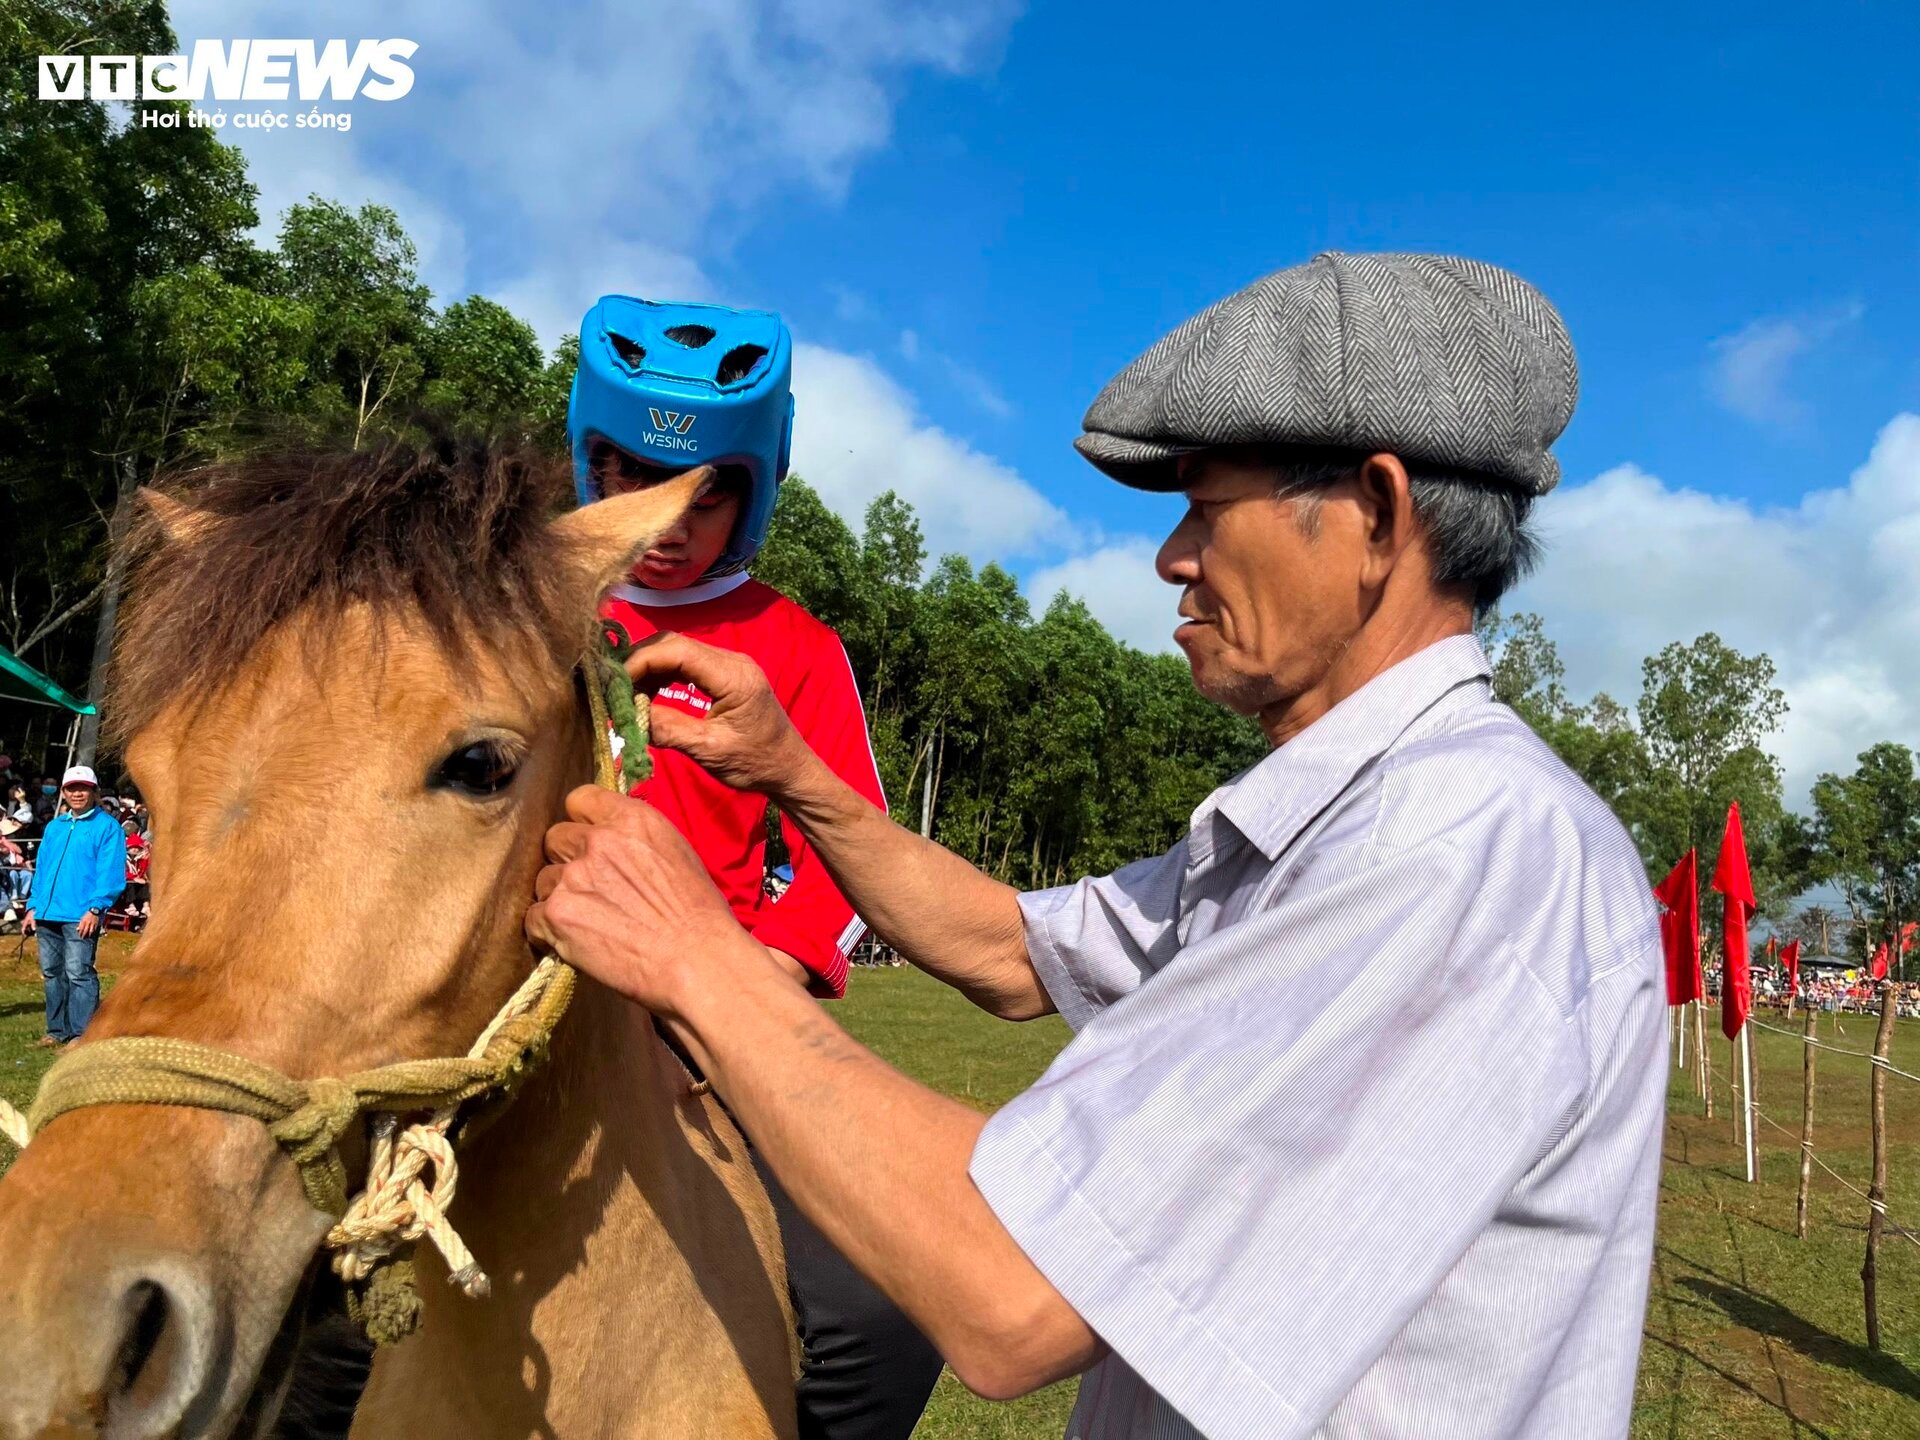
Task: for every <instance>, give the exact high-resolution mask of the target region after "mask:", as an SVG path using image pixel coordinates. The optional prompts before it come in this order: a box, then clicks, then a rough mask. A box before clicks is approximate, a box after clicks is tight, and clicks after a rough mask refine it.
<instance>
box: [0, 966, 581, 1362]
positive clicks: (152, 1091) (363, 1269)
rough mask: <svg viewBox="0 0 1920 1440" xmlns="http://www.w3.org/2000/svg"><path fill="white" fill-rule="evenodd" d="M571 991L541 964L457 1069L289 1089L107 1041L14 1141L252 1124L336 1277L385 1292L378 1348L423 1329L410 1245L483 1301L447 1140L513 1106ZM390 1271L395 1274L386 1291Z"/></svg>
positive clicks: (328, 1080) (561, 973)
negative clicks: (58, 1123)
mask: <svg viewBox="0 0 1920 1440" xmlns="http://www.w3.org/2000/svg"><path fill="white" fill-rule="evenodd" d="M573 985H574V973H573V971H572V970H571V969H570V968H568V967H567V966H566V965H564V964H562V963H561V962H560V961H558V960H555V959H552V958H551V957H549V958H547V959H545V960H542V961H540V963H539V964H538V965H536V966H535V967H534V969H533V972H532V973H531V974H530V975H528V976H527V978H526V980H525V981H524V982H522V984H521V986H520V988H519V989H518V990H516V991H515V992H514V993H513V995H512V997H511V998H509V999H508V1001H507V1003H506V1004H505V1005H503V1006H502V1007H501V1008H500V1010H499V1012H498V1013H497V1014H495V1016H494V1017H493V1019H492V1020H491V1021H490V1022H489V1023H488V1025H487V1027H486V1029H485V1030H483V1031H482V1032H481V1034H480V1037H479V1039H477V1040H475V1041H474V1042H473V1047H472V1048H471V1049H470V1050H469V1051H468V1052H467V1054H466V1056H465V1057H463V1058H460V1059H441V1060H403V1061H400V1062H399V1063H397V1064H393V1065H384V1066H381V1067H379V1068H377V1069H373V1070H365V1071H361V1072H360V1073H359V1074H356V1075H349V1076H346V1077H344V1078H335V1077H331V1076H322V1077H320V1078H318V1079H313V1080H290V1079H288V1078H287V1077H286V1076H284V1075H281V1074H280V1073H279V1072H278V1071H276V1070H273V1069H270V1068H269V1067H267V1066H265V1065H261V1064H259V1063H258V1062H256V1061H252V1060H248V1059H246V1058H244V1057H243V1056H239V1055H233V1054H230V1053H228V1052H227V1051H224V1050H215V1049H212V1048H210V1047H208V1046H205V1045H196V1044H193V1043H191V1042H189V1041H185V1040H168V1039H163V1038H158V1037H116V1038H114V1039H110V1040H101V1041H98V1042H96V1043H94V1044H91V1045H83V1046H81V1047H80V1048H79V1049H77V1050H73V1051H70V1052H68V1053H67V1054H66V1055H63V1056H62V1057H61V1058H60V1060H59V1061H58V1062H57V1063H56V1064H55V1065H54V1067H53V1068H52V1069H51V1070H49V1071H48V1072H47V1076H46V1079H45V1080H44V1081H42V1082H41V1086H40V1093H39V1096H38V1097H37V1098H36V1099H35V1101H34V1103H33V1109H32V1111H31V1112H30V1113H29V1114H28V1115H27V1117H26V1119H25V1123H24V1124H23V1125H22V1126H21V1127H20V1128H21V1129H22V1130H23V1131H24V1132H25V1134H24V1135H23V1137H22V1141H24V1140H25V1139H26V1138H30V1137H31V1136H32V1135H33V1134H37V1133H38V1132H39V1131H40V1130H42V1129H44V1128H45V1127H46V1126H47V1125H48V1124H50V1123H51V1122H52V1121H54V1120H56V1119H58V1118H59V1117H60V1116H62V1115H64V1114H66V1113H67V1112H68V1111H70V1110H79V1109H84V1108H86V1107H89V1106H93V1105H186V1106H191V1107H194V1108H197V1109H203V1110H219V1111H224V1112H226V1113H228V1114H234V1115H245V1116H249V1117H251V1118H253V1119H255V1120H259V1121H261V1122H262V1123H264V1124H265V1125H266V1126H267V1131H268V1133H269V1134H270V1135H271V1136H272V1137H273V1139H274V1142H275V1143H276V1144H278V1145H279V1146H281V1147H282V1148H283V1149H284V1150H285V1151H286V1152H287V1155H288V1158H289V1159H291V1160H292V1161H293V1162H294V1164H295V1165H296V1166H297V1167H298V1169H299V1172H300V1182H301V1185H302V1188H303V1189H304V1190H305V1191H306V1196H307V1199H308V1201H309V1202H310V1203H311V1204H312V1205H313V1207H314V1208H315V1209H317V1210H319V1211H321V1212H322V1213H323V1214H326V1215H329V1216H331V1217H333V1219H334V1224H333V1226H332V1228H331V1229H329V1230H328V1232H327V1236H326V1239H325V1241H324V1242H323V1244H324V1246H325V1248H327V1249H328V1250H330V1251H332V1252H333V1254H332V1265H333V1269H334V1272H335V1273H336V1274H338V1275H339V1276H340V1278H341V1279H342V1280H345V1281H348V1282H350V1283H356V1284H367V1285H371V1284H372V1282H374V1281H376V1280H382V1279H383V1278H384V1279H385V1280H387V1281H390V1282H391V1283H388V1284H386V1285H385V1286H384V1290H383V1294H382V1303H381V1305H379V1306H378V1307H375V1309H374V1310H372V1311H369V1312H368V1313H369V1314H375V1313H377V1315H378V1316H379V1317H380V1318H379V1322H378V1323H379V1326H380V1329H381V1333H380V1334H379V1335H376V1337H375V1338H377V1339H381V1340H383V1341H387V1342H391V1341H392V1340H397V1339H400V1338H402V1337H404V1336H405V1335H406V1334H407V1333H408V1332H409V1330H410V1329H411V1327H412V1324H413V1323H416V1322H417V1320H418V1316H419V1307H418V1305H417V1304H410V1303H407V1302H406V1300H405V1292H407V1291H409V1290H410V1288H411V1278H410V1277H411V1266H407V1267H406V1268H405V1269H402V1268H401V1267H400V1265H399V1264H397V1263H395V1262H397V1261H399V1260H400V1259H401V1257H403V1256H404V1254H405V1253H406V1252H407V1251H408V1250H409V1249H410V1248H411V1247H412V1246H413V1245H414V1244H416V1243H417V1242H419V1241H421V1240H426V1241H427V1242H428V1243H430V1244H431V1245H432V1246H433V1247H434V1249H436V1250H438V1251H439V1252H440V1254H441V1256H442V1258H444V1259H445V1260H446V1262H447V1269H448V1271H449V1273H450V1277H451V1279H452V1281H453V1283H454V1284H455V1285H457V1286H458V1287H459V1288H460V1290H461V1291H462V1292H463V1293H465V1294H466V1295H469V1296H471V1297H473V1298H475V1299H479V1298H482V1297H484V1296H485V1295H487V1294H488V1293H489V1290H490V1288H491V1287H490V1284H489V1282H488V1280H487V1276H486V1272H485V1271H484V1270H482V1269H481V1268H480V1265H479V1263H478V1262H477V1261H476V1260H475V1259H474V1256H473V1252H472V1251H471V1250H469V1249H468V1248H467V1245H466V1242H465V1241H463V1240H462V1239H461V1238H460V1236H459V1234H458V1232H456V1231H455V1230H454V1228H453V1226H452V1224H451V1223H450V1222H449V1221H448V1219H447V1207H448V1206H449V1205H451V1204H452V1203H453V1197H454V1191H455V1188H456V1187H457V1185H458V1183H459V1173H460V1172H459V1164H458V1162H457V1161H456V1160H455V1158H454V1146H453V1141H452V1140H451V1139H450V1138H449V1135H448V1132H449V1130H450V1129H451V1127H452V1126H453V1124H454V1122H455V1120H456V1119H458V1118H459V1116H460V1114H461V1110H462V1108H463V1107H464V1106H465V1105H466V1104H467V1103H468V1102H469V1101H473V1100H478V1099H482V1098H485V1099H488V1100H491V1101H494V1102H495V1103H499V1102H502V1101H504V1100H506V1099H509V1098H511V1096H512V1095H513V1093H514V1092H515V1091H516V1090H517V1089H518V1088H519V1085H520V1082H521V1081H522V1080H524V1079H525V1078H526V1076H527V1075H528V1074H530V1073H531V1072H532V1070H533V1069H534V1068H535V1067H536V1066H537V1065H538V1064H539V1063H540V1061H541V1060H542V1059H544V1057H545V1056H546V1053H547V1050H548V1047H549V1045H550V1042H551V1040H552V1037H553V1031H554V1027H555V1026H557V1025H558V1024H559V1023H560V1018H561V1016H563V1015H564V1014H565V1013H566V1010H567V1004H568V1002H569V1001H570V1000H571V999H572V996H573ZM423 1115H424V1116H425V1118H424V1119H418V1120H414V1121H411V1122H407V1117H409V1116H423ZM363 1116H364V1117H365V1118H366V1121H367V1124H368V1127H369V1137H370V1145H369V1157H368V1167H367V1180H366V1184H365V1186H364V1187H363V1188H362V1189H361V1191H360V1193H359V1194H357V1195H355V1196H354V1197H353V1199H352V1201H351V1202H349V1200H348V1198H347V1185H346V1179H347V1177H346V1166H345V1164H344V1162H343V1161H342V1160H341V1158H340V1141H341V1140H342V1139H343V1138H344V1137H345V1136H346V1134H347V1133H348V1131H350V1130H351V1129H352V1128H353V1126H354V1125H355V1124H356V1123H358V1122H359V1121H360V1120H361V1118H362V1117H363ZM0 1118H4V1117H0ZM403 1122H406V1123H403ZM8 1134H9V1138H11V1137H12V1129H11V1127H10V1126H9V1130H8ZM21 1148H23V1149H24V1148H25V1146H24V1143H22V1146H21ZM388 1269H391V1270H393V1271H394V1274H393V1275H391V1276H386V1277H382V1276H381V1274H380V1272H381V1271H383V1270H388ZM376 1288H378V1287H376ZM386 1292H393V1293H386ZM370 1293H371V1292H370ZM396 1317H397V1318H396Z"/></svg>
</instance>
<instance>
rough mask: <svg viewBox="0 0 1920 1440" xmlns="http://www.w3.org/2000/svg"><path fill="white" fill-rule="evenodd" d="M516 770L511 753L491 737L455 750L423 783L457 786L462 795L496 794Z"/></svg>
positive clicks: (433, 786) (436, 787) (435, 787)
mask: <svg viewBox="0 0 1920 1440" xmlns="http://www.w3.org/2000/svg"><path fill="white" fill-rule="evenodd" d="M516 773H518V772H517V767H516V765H515V762H514V757H513V756H512V755H511V754H509V753H508V752H507V750H506V749H505V747H503V746H501V745H499V744H496V743H495V742H494V741H492V740H481V741H478V742H476V743H474V744H472V745H469V746H467V747H466V748H465V749H463V750H456V751H454V752H453V754H451V755H449V756H448V757H447V758H446V759H444V760H442V761H441V762H440V765H439V768H437V769H436V770H435V771H434V772H433V774H432V776H431V777H430V778H429V779H428V781H427V786H428V788H429V789H432V790H457V791H459V792H460V793H461V794H462V795H498V794H499V793H500V792H501V791H502V790H504V789H506V788H507V786H509V785H511V784H512V783H513V777H514V775H515V774H516Z"/></svg>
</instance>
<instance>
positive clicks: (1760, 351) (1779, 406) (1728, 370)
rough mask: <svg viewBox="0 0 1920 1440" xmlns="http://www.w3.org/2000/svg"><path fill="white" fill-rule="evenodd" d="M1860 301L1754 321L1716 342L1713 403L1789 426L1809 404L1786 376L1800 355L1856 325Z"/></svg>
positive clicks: (1711, 377) (1711, 376)
mask: <svg viewBox="0 0 1920 1440" xmlns="http://www.w3.org/2000/svg"><path fill="white" fill-rule="evenodd" d="M1864 313H1865V309H1864V307H1863V306H1861V305H1860V304H1859V303H1858V302H1857V301H1856V302H1854V303H1852V304H1848V305H1841V306H1836V307H1834V308H1832V309H1828V310H1822V311H1818V312H1815V313H1811V314H1806V315H1798V316H1771V317H1768V318H1766V319H1761V320H1755V321H1753V322H1752V323H1751V324H1749V325H1747V326H1745V327H1744V328H1742V329H1740V330H1738V331H1735V332H1734V333H1733V334H1731V335H1724V336H1722V337H1721V338H1720V339H1718V340H1715V341H1714V342H1713V346H1712V349H1713V355H1714V360H1713V369H1712V371H1711V372H1710V374H1709V376H1708V379H1709V381H1710V383H1711V386H1712V389H1713V393H1714V396H1715V398H1717V399H1718V400H1719V401H1720V403H1721V404H1722V405H1724V406H1726V407H1727V408H1728V409H1729V410H1731V411H1733V412H1734V414H1736V415H1740V416H1743V417H1745V418H1746V419H1748V420H1753V421H1756V422H1758V423H1760V424H1764V425H1791V424H1793V423H1795V422H1796V421H1799V420H1801V419H1803V418H1804V417H1805V415H1806V406H1805V404H1804V403H1803V402H1802V401H1801V400H1800V399H1799V398H1798V397H1796V396H1794V395H1793V394H1791V393H1789V391H1788V389H1787V378H1788V371H1789V370H1791V368H1792V367H1793V363H1794V361H1795V360H1797V359H1798V358H1799V357H1800V356H1801V355H1803V354H1805V353H1806V352H1807V351H1809V350H1811V349H1813V348H1814V347H1815V346H1816V345H1819V344H1821V343H1823V342H1824V341H1827V340H1829V339H1831V338H1832V337H1833V336H1834V335H1835V334H1837V333H1838V332H1839V331H1840V330H1841V329H1843V328H1844V327H1845V326H1847V325H1850V324H1852V323H1853V322H1854V321H1856V320H1858V319H1859V318H1860V317H1861V315H1862V314H1864Z"/></svg>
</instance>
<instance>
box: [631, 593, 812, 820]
mask: <svg viewBox="0 0 1920 1440" xmlns="http://www.w3.org/2000/svg"><path fill="white" fill-rule="evenodd" d="M627 674H628V676H629V677H631V678H632V680H633V683H634V687H635V688H636V689H638V690H642V691H644V692H646V693H647V694H649V695H651V694H655V693H657V692H658V691H660V690H661V689H662V688H664V687H665V686H668V685H671V684H673V683H674V682H676V681H681V682H686V683H689V684H693V685H697V686H699V687H700V689H701V690H703V691H705V692H706V693H707V695H708V696H710V697H711V698H712V700H713V708H712V709H711V710H709V711H708V712H707V714H706V717H705V718H704V719H695V718H694V717H693V716H691V715H687V714H683V713H681V712H680V711H677V710H669V709H666V708H665V707H664V706H662V707H658V708H656V709H655V710H654V711H653V713H652V716H651V720H650V726H651V731H652V733H651V734H650V736H649V737H648V738H649V739H651V740H652V742H653V743H654V744H655V745H662V746H665V747H666V748H668V749H670V750H678V751H680V752H681V753H682V754H684V755H687V756H688V757H690V758H691V759H693V760H694V761H696V762H697V763H698V764H699V765H700V767H701V768H702V769H704V770H706V771H707V773H708V774H710V775H712V776H713V777H714V778H715V779H718V780H720V781H722V782H724V783H725V784H728V785H731V786H732V787H733V788H734V789H736V790H752V791H757V792H758V793H760V794H763V795H771V796H773V797H774V798H775V799H776V800H778V799H779V798H780V793H781V791H782V790H783V788H784V787H785V786H786V785H787V784H788V783H789V782H790V781H792V780H793V778H794V777H795V776H796V775H798V774H799V773H800V771H801V770H803V769H804V768H805V767H806V766H807V765H808V764H810V763H812V764H818V763H819V762H818V760H817V758H816V757H815V756H814V754H813V752H812V751H811V750H809V749H808V748H807V742H806V741H805V740H804V739H802V738H801V736H800V732H799V731H798V730H795V729H794V728H793V722H792V721H791V720H789V719H788V718H787V712H786V711H785V710H783V709H781V708H780V702H779V701H778V700H777V699H775V698H774V694H773V687H772V686H770V685H768V684H767V677H766V673H765V672H764V671H762V670H761V668H760V667H759V666H758V665H756V664H754V663H753V661H752V660H750V659H749V658H747V657H746V656H745V655H740V654H736V653H735V652H734V651H731V650H718V649H715V648H714V647H713V646H711V645H703V644H701V643H700V642H699V641H698V640H689V639H688V638H687V637H686V636H684V635H677V634H674V633H673V632H671V631H663V632H662V633H660V634H658V635H655V636H653V637H651V638H650V639H647V640H643V641H642V642H641V643H640V644H639V645H637V646H635V647H634V650H633V653H632V654H631V655H629V656H628V657H627Z"/></svg>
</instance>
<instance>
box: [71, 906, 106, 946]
mask: <svg viewBox="0 0 1920 1440" xmlns="http://www.w3.org/2000/svg"><path fill="white" fill-rule="evenodd" d="M73 928H74V930H75V931H76V932H77V933H78V934H79V936H80V938H81V939H82V940H88V939H91V938H92V937H93V936H95V935H98V934H99V933H100V915H99V912H98V911H94V910H89V911H87V913H86V914H84V915H82V916H81V917H80V919H79V921H78V922H77V923H76V924H75V925H74V927H73Z"/></svg>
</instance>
